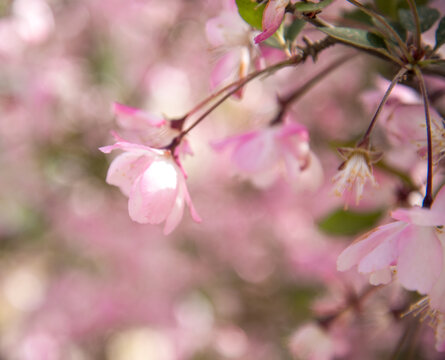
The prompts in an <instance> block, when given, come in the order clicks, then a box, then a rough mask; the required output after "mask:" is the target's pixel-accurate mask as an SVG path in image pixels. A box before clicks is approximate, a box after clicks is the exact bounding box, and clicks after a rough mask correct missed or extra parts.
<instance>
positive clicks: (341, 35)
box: [318, 27, 388, 56]
mask: <svg viewBox="0 0 445 360" xmlns="http://www.w3.org/2000/svg"><path fill="white" fill-rule="evenodd" d="M318 29H319V30H320V31H323V32H324V33H325V34H328V35H330V36H331V37H333V38H334V39H337V40H339V41H341V42H342V43H345V44H350V45H353V46H358V47H360V48H362V49H367V50H374V51H378V52H380V53H381V54H383V55H386V56H387V55H388V52H387V51H386V50H385V48H386V45H385V41H384V40H383V39H382V38H381V37H380V36H378V35H376V34H373V33H371V32H369V31H366V30H362V29H353V28H345V27H335V28H327V27H325V28H318Z"/></svg>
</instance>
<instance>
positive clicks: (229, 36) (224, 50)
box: [206, 11, 260, 97]
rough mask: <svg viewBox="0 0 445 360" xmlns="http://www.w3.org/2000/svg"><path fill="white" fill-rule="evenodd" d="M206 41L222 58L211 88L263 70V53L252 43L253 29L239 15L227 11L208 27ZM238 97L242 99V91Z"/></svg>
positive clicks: (210, 22)
mask: <svg viewBox="0 0 445 360" xmlns="http://www.w3.org/2000/svg"><path fill="white" fill-rule="evenodd" d="M206 34H207V39H208V41H209V42H210V44H211V45H212V46H213V47H215V51H217V52H218V53H219V54H220V56H221V58H220V59H219V60H218V62H217V63H216V65H215V68H214V69H213V71H212V75H211V79H210V84H211V87H212V88H213V89H214V88H216V87H218V86H219V85H221V84H222V83H224V82H226V81H227V82H232V81H236V80H239V79H242V78H244V77H245V76H246V75H247V74H248V73H249V72H250V71H251V70H252V69H255V68H259V67H260V52H259V49H258V48H257V47H256V46H255V44H254V43H253V40H252V37H253V33H252V30H251V29H250V27H249V26H248V25H247V24H246V23H245V22H244V21H243V20H242V19H241V18H240V16H239V14H238V13H237V12H236V11H232V12H231V11H224V12H222V13H221V15H219V16H218V17H215V18H213V19H210V20H209V21H208V22H207V24H206ZM235 96H237V97H241V96H242V89H240V90H239V91H237V92H236V94H235Z"/></svg>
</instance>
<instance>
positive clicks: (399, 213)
mask: <svg viewBox="0 0 445 360" xmlns="http://www.w3.org/2000/svg"><path fill="white" fill-rule="evenodd" d="M391 217H392V218H394V219H396V220H400V221H404V222H406V223H410V224H415V225H418V226H440V225H444V224H445V212H441V211H436V210H430V209H426V208H420V207H414V208H412V209H397V210H395V211H393V212H391Z"/></svg>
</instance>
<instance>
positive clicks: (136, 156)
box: [106, 152, 153, 196]
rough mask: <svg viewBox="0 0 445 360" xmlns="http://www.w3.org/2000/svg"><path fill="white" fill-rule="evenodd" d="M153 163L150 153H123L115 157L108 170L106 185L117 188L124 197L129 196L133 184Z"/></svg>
mask: <svg viewBox="0 0 445 360" xmlns="http://www.w3.org/2000/svg"><path fill="white" fill-rule="evenodd" d="M152 161H153V156H151V154H150V153H147V154H146V153H142V154H141V152H125V153H123V154H120V155H119V156H118V157H116V158H115V159H114V160H113V161H112V163H111V165H110V168H109V169H108V173H107V179H106V181H107V183H108V184H110V185H115V186H118V187H119V188H120V189H121V191H122V192H123V193H124V194H125V195H126V196H129V195H130V191H131V188H132V186H133V183H134V182H135V181H136V178H137V177H138V176H140V175H141V174H142V173H143V172H144V171H145V169H147V167H148V166H149V165H150V163H151V162H152Z"/></svg>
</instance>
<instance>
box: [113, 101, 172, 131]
mask: <svg viewBox="0 0 445 360" xmlns="http://www.w3.org/2000/svg"><path fill="white" fill-rule="evenodd" d="M113 111H114V113H115V114H116V115H117V120H118V123H119V125H120V126H121V127H123V128H127V129H131V130H143V129H145V128H146V127H149V126H154V127H161V126H162V125H165V124H166V121H165V119H161V118H158V117H155V116H153V115H151V114H149V113H146V112H145V111H142V110H140V109H137V108H132V107H130V106H126V105H122V104H119V103H114V104H113Z"/></svg>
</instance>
